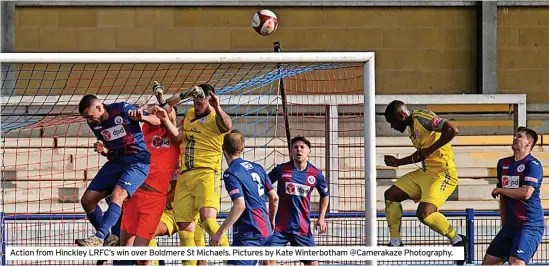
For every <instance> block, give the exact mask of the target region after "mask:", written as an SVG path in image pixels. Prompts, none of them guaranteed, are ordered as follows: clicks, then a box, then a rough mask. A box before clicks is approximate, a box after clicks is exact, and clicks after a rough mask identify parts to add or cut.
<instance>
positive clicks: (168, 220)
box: [160, 210, 179, 236]
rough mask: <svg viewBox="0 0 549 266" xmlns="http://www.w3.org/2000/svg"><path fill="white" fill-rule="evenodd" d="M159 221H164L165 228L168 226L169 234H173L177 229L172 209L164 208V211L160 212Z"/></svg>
mask: <svg viewBox="0 0 549 266" xmlns="http://www.w3.org/2000/svg"><path fill="white" fill-rule="evenodd" d="M160 222H162V223H164V224H165V225H166V228H168V234H169V236H173V234H175V233H177V231H179V230H178V228H177V223H176V222H175V217H174V215H173V211H169V210H165V211H164V213H162V217H161V218H160Z"/></svg>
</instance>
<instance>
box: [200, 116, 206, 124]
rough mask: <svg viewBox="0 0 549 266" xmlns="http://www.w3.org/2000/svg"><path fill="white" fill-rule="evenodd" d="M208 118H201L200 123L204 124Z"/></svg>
mask: <svg viewBox="0 0 549 266" xmlns="http://www.w3.org/2000/svg"><path fill="white" fill-rule="evenodd" d="M207 118H208V117H207V116H205V117H202V118H200V119H199V120H198V123H200V124H204V122H206V119H207Z"/></svg>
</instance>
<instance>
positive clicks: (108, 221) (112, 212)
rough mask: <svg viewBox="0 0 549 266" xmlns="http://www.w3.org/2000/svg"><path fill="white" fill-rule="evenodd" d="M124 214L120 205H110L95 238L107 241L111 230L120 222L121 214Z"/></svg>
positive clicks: (112, 203)
mask: <svg viewBox="0 0 549 266" xmlns="http://www.w3.org/2000/svg"><path fill="white" fill-rule="evenodd" d="M121 213H122V208H121V207H120V206H118V204H116V203H114V202H111V203H109V208H108V209H107V211H106V212H105V216H104V217H103V221H102V222H101V226H100V227H99V230H97V233H96V234H95V236H97V237H99V238H101V239H105V238H106V237H107V236H108V235H109V232H110V230H111V228H112V227H113V226H114V225H115V224H116V223H117V222H118V219H120V214H121Z"/></svg>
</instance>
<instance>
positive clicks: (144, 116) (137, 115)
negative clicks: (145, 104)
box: [128, 109, 160, 126]
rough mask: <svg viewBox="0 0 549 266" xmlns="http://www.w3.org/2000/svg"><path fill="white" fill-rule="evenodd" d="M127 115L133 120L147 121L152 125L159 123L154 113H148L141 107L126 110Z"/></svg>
mask: <svg viewBox="0 0 549 266" xmlns="http://www.w3.org/2000/svg"><path fill="white" fill-rule="evenodd" d="M128 117H129V118H130V119H131V120H134V121H143V122H145V123H149V124H151V125H153V126H159V125H160V119H158V117H156V116H155V115H149V114H148V113H147V112H144V111H143V110H141V109H135V110H128Z"/></svg>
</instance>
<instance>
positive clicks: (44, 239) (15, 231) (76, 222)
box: [0, 209, 549, 265]
mask: <svg viewBox="0 0 549 266" xmlns="http://www.w3.org/2000/svg"><path fill="white" fill-rule="evenodd" d="M442 213H443V214H444V215H445V216H446V217H447V218H448V220H449V221H450V223H451V224H452V226H453V227H454V228H455V230H456V231H457V232H458V233H459V234H463V235H466V236H467V237H468V238H469V243H468V245H469V250H470V257H469V261H468V263H475V264H479V263H481V262H482V258H483V256H484V253H485V252H486V249H487V248H488V246H489V244H490V242H491V241H492V239H493V238H494V237H495V235H496V234H497V232H498V231H499V229H500V228H501V224H500V217H499V212H498V211H475V210H474V209H466V210H465V211H457V212H456V211H453V212H442ZM0 215H1V218H2V265H7V264H6V261H5V257H4V255H3V254H4V251H5V247H6V246H7V245H10V246H38V245H41V246H42V245H49V246H72V245H73V243H74V242H73V241H74V239H76V238H84V237H86V236H88V235H89V234H91V233H92V232H94V230H93V227H92V226H91V225H90V224H89V223H88V222H87V220H86V216H85V215H83V214H10V215H4V214H1V213H0ZM377 216H378V219H377V228H378V239H377V244H378V245H386V244H387V243H388V242H389V232H388V229H387V223H386V220H385V213H382V212H379V213H378V214H377ZM544 216H546V217H547V216H549V211H545V212H544ZM225 217H226V214H221V215H220V216H219V221H220V222H221V221H222V220H223V219H224V218H225ZM316 217H318V214H317V213H312V214H311V218H312V219H314V218H316ZM327 218H328V232H327V233H326V234H317V233H316V232H315V241H316V242H317V245H319V246H360V245H365V240H364V232H365V225H366V219H365V217H364V213H359V212H353V213H329V214H327ZM545 224H546V226H548V225H549V218H546V219H545ZM401 229H402V230H401V231H402V239H403V242H404V244H405V245H406V246H420V245H429V246H442V245H449V242H448V240H447V239H446V238H445V237H443V236H440V235H439V234H437V233H436V232H434V231H432V230H430V229H429V228H428V227H427V226H425V225H423V224H422V223H421V222H420V221H419V220H418V219H417V218H416V217H415V212H405V213H404V214H403V220H402V226H401ZM232 234H233V232H232V231H229V232H228V235H229V238H232ZM157 241H158V245H159V246H177V245H178V243H179V240H178V237H177V234H175V235H174V236H173V237H167V236H164V237H158V238H157ZM206 243H207V242H206ZM28 263H29V262H16V264H18V265H20V264H28ZM36 263H37V262H33V263H32V264H33V265H37V264H36ZM42 263H43V264H42ZM52 263H53V264H55V265H60V264H63V263H68V264H65V265H87V264H88V263H90V262H84V261H80V262H77V261H71V262H46V261H44V262H39V265H53V264H52ZM167 263H168V264H171V262H167ZM174 263H177V262H174ZM294 263H298V264H297V265H299V262H290V261H288V262H284V263H283V264H285V265H288V264H294ZM321 263H322V261H321ZM327 263H328V262H327ZM329 263H330V264H334V262H329ZM340 263H342V264H346V265H349V264H357V265H359V264H360V262H359V261H345V262H340ZM432 263H433V262H429V261H406V262H405V261H402V262H385V261H379V262H378V264H394V265H396V264H432ZM436 263H437V264H453V263H454V262H452V261H447V262H436ZM531 263H534V264H549V236H546V235H544V237H543V239H542V243H541V244H540V247H539V248H538V250H537V252H536V254H535V255H534V257H533V259H532V261H531ZM210 264H212V263H210Z"/></svg>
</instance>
